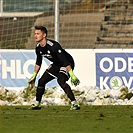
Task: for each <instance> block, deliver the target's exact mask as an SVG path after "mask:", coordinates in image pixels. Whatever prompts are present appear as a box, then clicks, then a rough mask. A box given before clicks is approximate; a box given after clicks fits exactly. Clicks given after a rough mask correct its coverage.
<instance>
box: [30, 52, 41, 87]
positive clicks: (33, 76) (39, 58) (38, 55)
mask: <svg viewBox="0 0 133 133" xmlns="http://www.w3.org/2000/svg"><path fill="white" fill-rule="evenodd" d="M36 55H37V58H36V64H35V66H34V72H33V74H32V76H31V78H30V79H29V81H28V83H29V84H32V83H34V82H35V80H36V76H37V73H38V72H39V70H40V67H41V64H42V56H41V55H40V54H39V52H37V51H36Z"/></svg>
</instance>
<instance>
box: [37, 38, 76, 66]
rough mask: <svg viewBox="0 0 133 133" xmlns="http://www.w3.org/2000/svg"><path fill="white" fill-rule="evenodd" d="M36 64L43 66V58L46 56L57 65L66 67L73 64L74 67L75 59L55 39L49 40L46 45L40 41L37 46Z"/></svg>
mask: <svg viewBox="0 0 133 133" xmlns="http://www.w3.org/2000/svg"><path fill="white" fill-rule="evenodd" d="M36 55H37V58H36V64H37V65H39V66H41V64H42V58H43V57H45V58H47V59H48V60H50V61H51V62H53V64H55V65H56V66H60V67H66V66H68V65H71V67H72V68H74V60H73V58H72V56H71V55H70V54H69V53H68V52H66V51H65V50H64V49H63V48H62V47H61V45H60V44H59V43H58V42H56V41H54V40H47V42H46V45H45V46H44V47H42V46H40V44H39V43H38V44H37V46H36Z"/></svg>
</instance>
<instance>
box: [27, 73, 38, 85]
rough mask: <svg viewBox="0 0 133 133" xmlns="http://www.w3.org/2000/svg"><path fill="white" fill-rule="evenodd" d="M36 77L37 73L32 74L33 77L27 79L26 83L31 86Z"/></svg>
mask: <svg viewBox="0 0 133 133" xmlns="http://www.w3.org/2000/svg"><path fill="white" fill-rule="evenodd" d="M36 75H37V73H36V72H34V73H33V75H32V77H31V78H30V79H29V81H28V83H29V84H31V83H34V82H35V80H36Z"/></svg>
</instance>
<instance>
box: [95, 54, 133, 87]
mask: <svg viewBox="0 0 133 133" xmlns="http://www.w3.org/2000/svg"><path fill="white" fill-rule="evenodd" d="M96 85H97V86H99V87H100V88H101V89H120V88H121V86H127V87H128V88H129V89H130V88H133V53H123V52H122V53H113V52H112V53H96Z"/></svg>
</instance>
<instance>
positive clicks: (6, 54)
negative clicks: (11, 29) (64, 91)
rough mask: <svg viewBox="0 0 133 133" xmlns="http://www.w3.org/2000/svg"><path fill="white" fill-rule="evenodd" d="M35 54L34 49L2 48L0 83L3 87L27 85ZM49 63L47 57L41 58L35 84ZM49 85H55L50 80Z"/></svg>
mask: <svg viewBox="0 0 133 133" xmlns="http://www.w3.org/2000/svg"><path fill="white" fill-rule="evenodd" d="M35 61H36V55H35V51H34V50H27V51H26V50H24V51H23V50H9V51H8V50H5V51H4V50H3V51H1V53H0V85H1V86H3V87H27V86H28V83H27V81H28V79H29V78H30V77H31V76H32V73H33V71H34V65H35ZM49 65H50V62H49V61H48V60H47V59H44V60H43V63H42V66H43V67H41V69H40V71H39V73H38V75H37V78H36V79H37V80H36V82H35V84H36V85H37V82H38V79H39V78H40V76H41V75H42V74H43V72H44V71H45V69H46V68H47V67H48V66H49ZM48 85H49V86H52V85H56V81H54V80H53V81H52V82H50V83H49V84H48Z"/></svg>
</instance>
